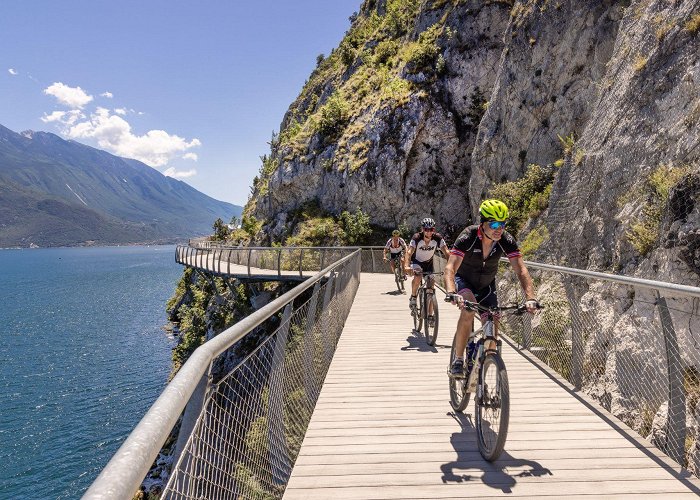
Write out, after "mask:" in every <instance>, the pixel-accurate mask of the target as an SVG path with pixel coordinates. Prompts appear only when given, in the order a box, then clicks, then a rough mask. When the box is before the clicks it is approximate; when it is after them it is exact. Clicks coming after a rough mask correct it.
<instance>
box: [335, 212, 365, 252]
mask: <svg viewBox="0 0 700 500" xmlns="http://www.w3.org/2000/svg"><path fill="white" fill-rule="evenodd" d="M340 223H341V224H342V226H343V229H344V230H345V234H346V241H347V242H348V243H349V244H350V245H355V244H357V243H359V242H360V241H362V239H363V238H364V237H365V236H368V235H370V234H371V233H372V228H371V227H370V219H369V215H367V214H365V213H364V212H363V211H362V210H360V209H359V208H358V209H357V211H356V212H355V213H354V214H352V213H350V212H348V211H347V210H345V211H343V213H341V214H340Z"/></svg>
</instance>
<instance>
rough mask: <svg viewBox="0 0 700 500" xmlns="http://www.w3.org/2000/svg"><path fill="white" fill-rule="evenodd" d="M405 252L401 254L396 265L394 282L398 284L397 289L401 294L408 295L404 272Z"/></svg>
mask: <svg viewBox="0 0 700 500" xmlns="http://www.w3.org/2000/svg"><path fill="white" fill-rule="evenodd" d="M402 262H403V252H401V253H400V254H399V257H398V260H397V262H396V264H394V281H395V282H396V288H398V290H399V292H401V293H406V288H405V281H406V275H405V274H404V270H403V264H402Z"/></svg>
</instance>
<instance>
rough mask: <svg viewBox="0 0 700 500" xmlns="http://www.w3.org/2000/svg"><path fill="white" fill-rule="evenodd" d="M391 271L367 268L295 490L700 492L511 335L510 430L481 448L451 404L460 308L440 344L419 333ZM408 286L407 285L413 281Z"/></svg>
mask: <svg viewBox="0 0 700 500" xmlns="http://www.w3.org/2000/svg"><path fill="white" fill-rule="evenodd" d="M393 287H394V283H393V280H392V277H391V276H390V275H380V274H363V275H362V279H361V283H360V288H359V290H358V293H357V297H356V299H355V302H354V304H353V307H352V310H351V312H350V316H349V318H348V320H347V323H346V326H345V329H344V331H343V334H342V336H341V338H340V342H339V344H338V349H337V351H336V354H335V357H334V358H333V361H332V364H331V366H330V370H329V372H328V376H327V378H326V381H325V383H324V385H323V389H322V391H321V395H320V397H319V400H318V403H317V405H316V409H315V411H314V414H313V417H312V419H311V422H310V424H309V428H308V431H307V434H306V437H305V439H304V444H303V446H302V449H301V452H300V454H299V457H298V458H297V461H296V464H295V466H294V470H293V473H292V477H291V479H290V481H289V485H288V486H287V489H286V492H285V496H284V497H285V498H286V499H304V500H310V499H344V498H356V499H389V498H391V499H409V498H410V499H418V498H425V499H432V498H487V497H489V498H490V497H501V496H507V497H515V496H517V497H531V498H542V497H548V498H567V499H571V498H575V497H580V498H584V497H585V498H630V499H631V498H635V499H636V498H649V497H652V496H655V497H656V498H664V499H666V498H695V497H697V496H698V494H700V482H698V481H697V480H696V479H694V478H693V476H691V475H689V474H688V473H687V472H684V471H682V470H681V469H680V467H679V466H677V465H676V464H675V463H674V462H672V461H671V460H670V459H668V458H667V457H665V456H663V455H662V454H660V453H659V451H658V450H656V448H654V447H652V446H651V445H650V444H649V443H648V442H647V441H645V440H643V439H640V438H639V437H636V435H635V434H634V433H633V432H632V431H629V432H628V431H627V430H626V427H625V426H624V425H623V424H621V423H620V422H619V421H617V420H616V419H614V418H613V417H610V416H609V414H607V413H605V412H604V411H603V410H601V409H600V408H599V407H598V406H597V405H596V404H595V403H593V402H592V401H590V400H588V399H586V398H585V397H583V396H581V395H578V394H577V393H575V392H574V391H573V390H572V388H571V386H570V385H569V384H568V383H566V382H562V381H561V380H557V379H556V378H553V377H551V376H549V375H547V373H546V372H545V371H543V370H542V369H540V368H538V366H537V365H535V364H534V363H532V362H531V361H530V360H528V359H527V358H525V357H523V355H521V354H519V353H518V352H517V351H515V350H513V349H511V348H509V347H507V346H505V344H504V358H505V362H506V366H507V369H508V376H509V380H510V392H511V417H510V431H509V433H508V440H507V442H506V449H505V452H504V453H503V455H501V458H500V459H499V460H498V461H497V462H495V463H493V464H489V463H488V462H485V461H484V460H483V459H482V458H481V456H480V455H479V452H478V450H477V446H476V441H475V430H474V422H473V411H474V406H473V403H471V402H470V404H469V406H468V407H467V410H466V411H465V414H464V415H460V414H454V413H453V412H452V409H451V407H450V404H449V394H448V384H447V375H446V368H447V363H448V358H449V351H450V344H451V341H452V334H453V333H454V327H455V324H456V321H457V314H458V310H457V309H456V308H455V307H454V306H449V305H447V304H444V303H441V304H440V306H441V308H440V331H439V336H438V341H437V344H438V345H437V347H436V348H431V347H429V346H428V345H427V344H426V343H425V340H424V338H423V337H422V336H420V335H416V334H413V333H412V326H413V323H412V320H411V317H410V315H409V310H408V298H407V296H406V295H394V294H392V293H388V292H391V291H392V288H393ZM407 287H408V285H407Z"/></svg>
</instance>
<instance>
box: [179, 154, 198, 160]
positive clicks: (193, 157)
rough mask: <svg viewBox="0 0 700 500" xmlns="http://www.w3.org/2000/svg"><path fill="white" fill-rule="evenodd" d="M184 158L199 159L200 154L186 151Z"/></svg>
mask: <svg viewBox="0 0 700 500" xmlns="http://www.w3.org/2000/svg"><path fill="white" fill-rule="evenodd" d="M182 159H183V160H192V161H197V160H198V159H199V156H197V153H185V154H184V155H182Z"/></svg>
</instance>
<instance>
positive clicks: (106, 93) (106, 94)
mask: <svg viewBox="0 0 700 500" xmlns="http://www.w3.org/2000/svg"><path fill="white" fill-rule="evenodd" d="M100 95H101V96H102V97H106V98H107V99H111V98H112V97H114V94H112V93H111V92H102V93H101V94H100Z"/></svg>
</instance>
